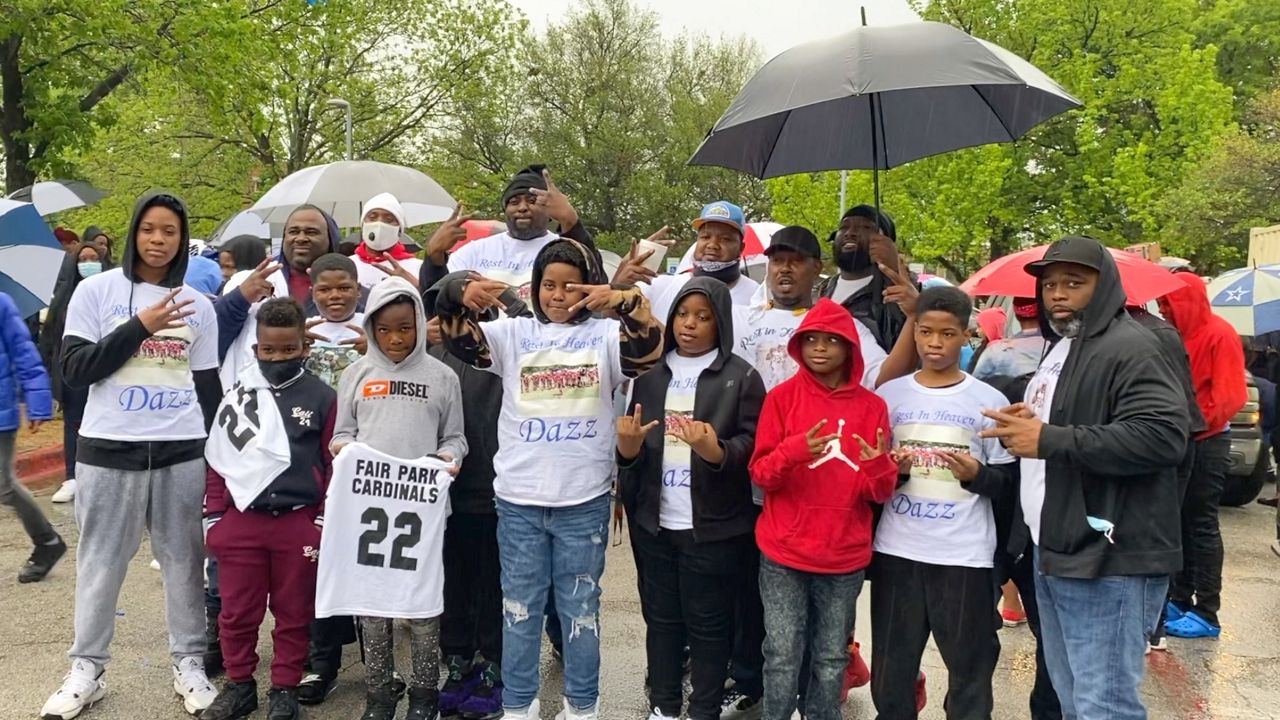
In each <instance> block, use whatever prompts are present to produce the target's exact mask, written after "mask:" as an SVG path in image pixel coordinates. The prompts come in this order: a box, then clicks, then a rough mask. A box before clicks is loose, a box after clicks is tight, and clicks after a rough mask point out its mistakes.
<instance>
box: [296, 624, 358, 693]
mask: <svg viewBox="0 0 1280 720" xmlns="http://www.w3.org/2000/svg"><path fill="white" fill-rule="evenodd" d="M355 641H356V624H355V621H354V620H353V619H352V618H350V617H347V616H336V617H327V618H318V619H316V620H312V621H311V642H310V643H309V644H308V646H307V663H306V670H307V672H312V673H315V674H317V675H320V676H321V677H325V678H330V679H332V678H336V677H338V671H339V670H341V669H342V646H343V645H348V644H350V643H353V642H355Z"/></svg>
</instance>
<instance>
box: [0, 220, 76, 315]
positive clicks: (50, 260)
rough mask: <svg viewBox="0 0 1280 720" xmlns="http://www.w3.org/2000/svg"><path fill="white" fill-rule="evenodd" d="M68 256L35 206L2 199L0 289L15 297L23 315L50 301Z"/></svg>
mask: <svg viewBox="0 0 1280 720" xmlns="http://www.w3.org/2000/svg"><path fill="white" fill-rule="evenodd" d="M65 257H66V251H64V250H63V249H62V244H61V243H59V242H58V239H57V238H55V237H54V236H53V231H52V230H50V229H49V226H48V225H46V224H45V222H44V220H43V219H41V217H40V213H39V212H38V211H37V210H36V208H35V206H34V205H32V204H31V203H25V202H18V201H17V200H7V199H0V292H4V293H6V294H7V295H8V296H9V297H11V298H13V302H14V303H15V304H16V305H17V306H18V311H19V312H21V313H22V316H23V317H29V316H31V315H34V314H35V313H37V312H39V311H40V309H41V308H43V307H45V306H46V305H48V304H49V299H50V298H51V297H53V285H54V283H55V282H57V280H58V271H60V270H61V269H62V260H63V258H65Z"/></svg>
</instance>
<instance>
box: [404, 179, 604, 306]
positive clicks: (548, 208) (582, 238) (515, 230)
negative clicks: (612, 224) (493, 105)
mask: <svg viewBox="0 0 1280 720" xmlns="http://www.w3.org/2000/svg"><path fill="white" fill-rule="evenodd" d="M502 211H503V214H504V215H505V216H506V221H507V231H506V232H502V233H498V234H497V235H490V236H489V237H486V238H480V239H479V240H476V241H474V242H470V243H467V245H465V246H464V247H461V248H458V250H457V252H453V248H454V247H455V246H456V245H457V244H458V242H459V241H461V240H462V239H463V238H465V237H466V235H467V234H466V230H465V229H464V228H463V227H462V223H464V222H466V221H467V220H470V219H471V216H470V215H464V216H459V215H458V214H456V213H455V216H454V217H452V218H450V219H449V220H448V221H447V222H445V223H444V224H443V225H441V226H440V228H439V229H438V230H436V232H435V234H434V235H432V236H431V240H430V241H429V242H428V243H427V259H426V262H424V263H423V264H422V270H421V273H420V276H419V280H420V283H419V287H421V288H423V289H424V290H425V289H427V288H429V287H432V286H433V285H435V284H436V282H438V281H439V280H440V279H441V278H443V277H444V276H445V275H446V274H447V273H453V272H458V271H459V270H469V271H472V272H477V273H480V274H481V275H483V276H485V277H486V278H488V279H490V280H497V281H500V282H504V283H507V284H508V285H511V286H512V287H515V288H518V289H519V292H520V298H521V299H522V300H528V298H529V280H530V278H532V277H533V259H534V258H536V257H537V256H538V252H539V251H540V250H542V248H543V247H545V246H546V245H547V243H550V242H551V241H552V240H555V239H557V238H560V237H567V238H571V239H573V240H577V241H578V242H580V243H583V244H584V245H586V246H587V247H589V248H591V249H592V251H593V252H595V253H596V260H597V261H599V259H600V254H599V252H598V251H596V249H595V243H594V241H593V240H592V238H591V233H589V232H587V229H586V228H585V227H583V225H582V223H581V222H579V221H578V211H577V210H575V209H574V208H573V205H572V204H571V203H570V202H569V198H568V197H567V196H566V195H565V194H564V193H563V192H561V191H560V188H558V187H556V184H555V183H554V182H552V181H551V173H550V172H548V170H547V166H546V165H530V166H529V167H526V168H525V169H523V170H521V171H520V172H518V173H516V174H515V176H514V177H512V178H511V182H509V183H507V189H506V190H504V191H503V192H502ZM551 220H555V221H556V222H557V223H559V225H560V227H559V232H558V233H556V232H551V231H550V230H548V225H549V224H550V221H551Z"/></svg>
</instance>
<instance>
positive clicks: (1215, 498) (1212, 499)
mask: <svg viewBox="0 0 1280 720" xmlns="http://www.w3.org/2000/svg"><path fill="white" fill-rule="evenodd" d="M1177 277H1178V278H1179V279H1180V280H1182V282H1183V283H1184V284H1185V285H1186V288H1184V289H1181V290H1177V291H1175V292H1172V293H1170V294H1169V295H1167V296H1165V297H1163V298H1161V299H1160V300H1159V301H1158V303H1159V305H1160V314H1161V315H1164V317H1165V319H1166V320H1168V321H1169V322H1170V323H1172V324H1173V326H1174V327H1176V328H1177V329H1178V331H1179V332H1181V333H1182V339H1183V342H1185V343H1186V345H1187V355H1188V356H1190V359H1191V379H1192V381H1193V382H1194V383H1195V390H1196V404H1197V405H1199V406H1200V412H1201V414H1203V415H1204V421H1205V427H1206V428H1207V429H1206V430H1203V431H1201V432H1199V433H1196V434H1195V436H1194V440H1195V444H1196V449H1195V464H1194V465H1193V466H1192V469H1191V482H1190V483H1189V484H1188V486H1187V490H1186V494H1185V495H1184V496H1183V499H1182V558H1183V561H1182V572H1180V573H1178V574H1177V575H1176V576H1174V579H1173V583H1172V585H1171V586H1170V588H1169V604H1168V606H1167V608H1166V619H1165V630H1166V632H1168V633H1169V634H1170V635H1173V636H1174V637H1181V638H1202V637H1218V635H1219V634H1220V633H1221V632H1222V624H1221V623H1220V622H1219V621H1218V609H1219V608H1220V607H1221V605H1222V599H1221V592H1222V532H1221V531H1220V529H1219V527H1218V505H1219V503H1220V501H1221V500H1222V486H1223V483H1224V482H1225V480H1226V476H1227V467H1228V465H1229V461H1228V457H1227V454H1228V452H1229V451H1230V449H1231V437H1230V434H1229V433H1228V432H1227V431H1228V430H1229V429H1230V424H1231V416H1232V415H1235V414H1236V413H1237V412H1239V411H1240V408H1242V407H1244V404H1245V401H1246V400H1248V398H1249V395H1248V388H1247V386H1246V384H1245V377H1244V350H1243V348H1242V346H1241V344H1240V335H1239V333H1237V332H1236V331H1235V328H1233V327H1231V325H1230V324H1229V323H1228V322H1227V321H1226V320H1223V319H1222V318H1220V317H1218V316H1217V315H1214V314H1213V311H1212V310H1210V308H1209V295H1208V293H1207V292H1206V291H1205V287H1204V281H1203V280H1201V279H1200V278H1199V277H1197V276H1195V275H1193V274H1191V273H1178V274H1177Z"/></svg>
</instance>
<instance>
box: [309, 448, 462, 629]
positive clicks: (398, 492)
mask: <svg viewBox="0 0 1280 720" xmlns="http://www.w3.org/2000/svg"><path fill="white" fill-rule="evenodd" d="M450 467H452V466H451V465H450V464H449V463H446V462H444V461H441V460H437V459H435V458H427V457H424V458H417V459H414V460H404V459H402V458H396V457H392V456H390V455H387V454H386V453H381V452H378V451H377V450H374V449H373V448H371V447H369V446H368V445H365V444H363V443H352V444H350V445H348V446H346V447H345V448H343V450H342V452H341V453H339V454H338V456H337V457H336V458H334V461H333V479H332V480H331V481H330V482H329V493H328V496H327V497H326V499H325V507H324V532H323V534H322V536H321V538H320V568H319V577H318V578H317V581H316V617H332V616H334V615H365V616H369V617H383V618H409V619H419V618H431V617H436V616H437V615H439V614H441V613H442V612H444V556H443V550H444V525H445V519H446V518H447V517H448V515H449V485H451V484H452V483H453V476H452V475H450V474H449V473H448V472H447V469H448V468H450Z"/></svg>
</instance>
